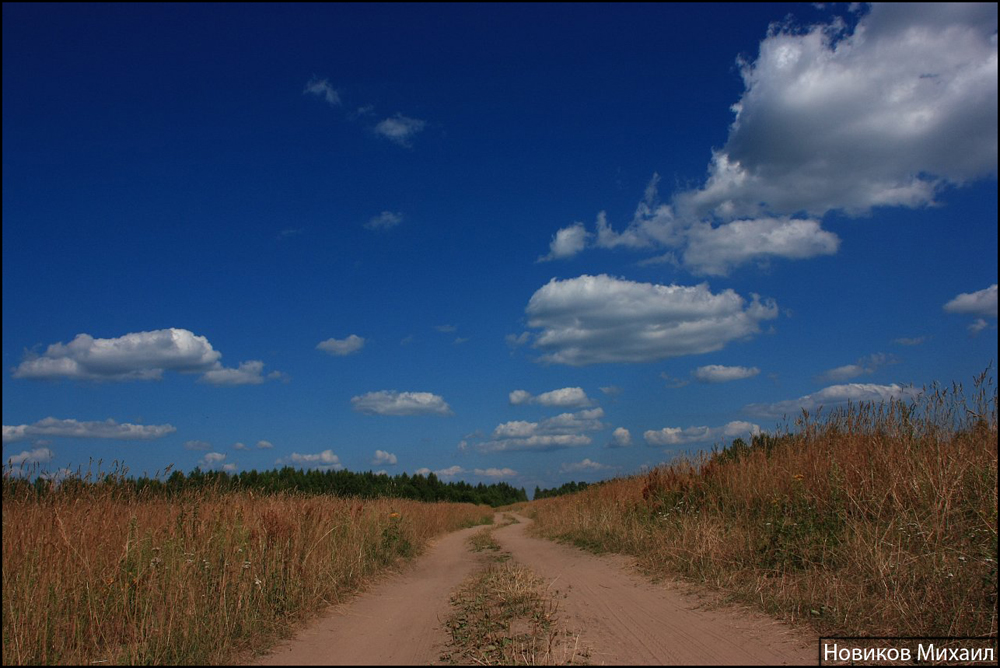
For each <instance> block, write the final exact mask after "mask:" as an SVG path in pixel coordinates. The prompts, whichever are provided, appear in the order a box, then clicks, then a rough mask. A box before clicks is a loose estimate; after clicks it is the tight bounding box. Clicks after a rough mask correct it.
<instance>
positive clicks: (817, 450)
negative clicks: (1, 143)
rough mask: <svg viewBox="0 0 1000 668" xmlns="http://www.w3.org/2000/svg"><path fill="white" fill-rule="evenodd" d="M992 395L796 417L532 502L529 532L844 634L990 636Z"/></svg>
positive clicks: (980, 390) (950, 391)
mask: <svg viewBox="0 0 1000 668" xmlns="http://www.w3.org/2000/svg"><path fill="white" fill-rule="evenodd" d="M996 399H997V394H996V388H995V387H994V386H993V384H992V381H991V379H988V378H987V377H986V374H983V376H982V377H980V378H978V379H977V380H976V389H975V392H974V395H973V396H972V397H970V398H967V397H966V396H965V394H964V392H963V389H962V387H961V386H960V385H954V386H952V387H951V388H932V389H931V390H930V391H925V392H924V393H923V394H922V395H921V397H920V398H919V399H917V400H916V401H915V402H912V403H903V402H899V401H893V402H889V403H881V404H870V403H869V404H859V405H852V406H849V407H848V408H847V409H845V410H840V411H837V412H835V413H833V414H831V415H829V416H828V417H826V418H823V419H819V420H817V419H814V418H811V417H809V416H808V415H804V416H803V418H802V419H801V420H800V421H799V423H798V425H797V426H798V428H797V429H796V430H795V431H794V432H793V433H788V432H787V430H786V433H784V434H778V435H771V436H769V435H762V436H760V437H758V438H756V439H754V442H753V444H752V445H746V446H744V447H740V445H739V444H737V445H736V446H735V447H730V448H727V449H726V450H724V451H716V452H714V453H713V454H711V455H706V456H703V457H702V458H700V459H698V460H696V461H677V462H674V463H673V464H671V465H669V466H663V467H660V468H657V469H655V470H653V471H651V472H649V474H648V475H644V476H638V477H633V478H624V479H617V480H614V481H611V482H608V483H606V484H603V485H599V486H596V487H591V488H589V489H588V490H586V491H585V492H581V493H579V494H576V495H572V496H568V497H558V498H553V499H544V500H542V501H539V502H533V503H532V504H531V506H530V509H531V512H532V514H533V515H534V517H535V519H536V523H535V525H534V528H535V531H537V532H540V533H541V534H542V535H545V536H548V537H554V538H558V539H563V540H567V541H572V542H575V543H576V544H578V545H581V546H584V547H589V548H591V549H594V550H605V551H613V552H621V553H626V554H630V555H634V556H636V557H638V558H639V561H640V563H641V564H642V565H643V566H645V567H646V568H648V569H649V570H650V571H653V572H658V573H671V574H679V575H681V576H683V577H686V578H688V579H690V580H693V581H696V582H699V583H707V584H709V585H711V586H713V587H716V588H718V589H719V590H721V591H723V592H726V593H728V594H730V595H731V596H732V597H733V598H735V599H737V600H740V601H743V602H748V603H751V604H754V605H756V606H758V607H761V608H763V609H765V610H767V611H768V612H771V613H775V614H778V615H781V616H784V617H785V618H789V619H806V620H808V621H809V622H811V623H812V624H813V625H814V628H816V630H818V631H820V632H821V633H825V634H841V635H922V636H943V635H991V636H993V637H996V633H997V401H996Z"/></svg>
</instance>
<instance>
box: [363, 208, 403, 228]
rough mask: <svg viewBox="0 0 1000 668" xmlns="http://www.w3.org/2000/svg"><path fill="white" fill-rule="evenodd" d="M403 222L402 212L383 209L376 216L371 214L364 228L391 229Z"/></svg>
mask: <svg viewBox="0 0 1000 668" xmlns="http://www.w3.org/2000/svg"><path fill="white" fill-rule="evenodd" d="M402 222H403V214H401V213H398V212H397V213H393V212H392V211H383V212H382V213H380V214H379V215H377V216H372V217H371V218H369V219H368V222H367V223H365V229H366V230H391V229H392V228H394V227H396V226H397V225H399V224H400V223H402Z"/></svg>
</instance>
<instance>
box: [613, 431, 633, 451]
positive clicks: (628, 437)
mask: <svg viewBox="0 0 1000 668" xmlns="http://www.w3.org/2000/svg"><path fill="white" fill-rule="evenodd" d="M630 445H632V433H631V432H630V431H629V430H628V429H626V428H625V427H618V428H617V429H615V430H614V431H613V432H611V441H610V442H609V443H608V447H609V448H627V447H629V446H630Z"/></svg>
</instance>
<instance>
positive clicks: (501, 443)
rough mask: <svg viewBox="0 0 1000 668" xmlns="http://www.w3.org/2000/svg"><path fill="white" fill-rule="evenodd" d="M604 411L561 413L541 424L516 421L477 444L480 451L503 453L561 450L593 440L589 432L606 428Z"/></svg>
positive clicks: (499, 427)
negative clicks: (602, 420)
mask: <svg viewBox="0 0 1000 668" xmlns="http://www.w3.org/2000/svg"><path fill="white" fill-rule="evenodd" d="M603 417H604V409H602V408H600V407H598V408H592V409H589V410H583V411H578V412H576V413H561V414H559V415H556V416H554V417H550V418H547V419H545V420H542V421H541V422H527V421H524V420H513V421H510V422H504V423H502V424H499V425H497V426H496V428H494V429H493V433H492V434H490V436H489V438H488V439H487V440H485V441H482V442H480V443H476V444H475V448H476V449H477V450H479V451H480V452H502V451H507V450H535V451H539V450H559V449H561V448H572V447H577V446H581V445H589V444H590V443H591V442H592V441H591V438H590V437H589V436H587V435H586V432H591V431H599V430H601V429H604V428H605V426H606V425H605V424H604V423H602V422H601V418H603Z"/></svg>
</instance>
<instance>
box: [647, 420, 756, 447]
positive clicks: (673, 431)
mask: <svg viewBox="0 0 1000 668" xmlns="http://www.w3.org/2000/svg"><path fill="white" fill-rule="evenodd" d="M759 433H760V427H759V426H758V425H755V424H754V423H752V422H742V421H739V420H734V421H732V422H729V423H728V424H725V425H723V426H721V427H688V428H687V429H681V428H680V427H664V428H663V429H659V430H652V429H651V430H649V431H647V432H645V433H644V434H643V438H645V439H646V443H648V444H649V445H688V444H690V443H707V442H709V441H719V440H732V439H734V438H738V437H743V436H752V435H754V434H759Z"/></svg>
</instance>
